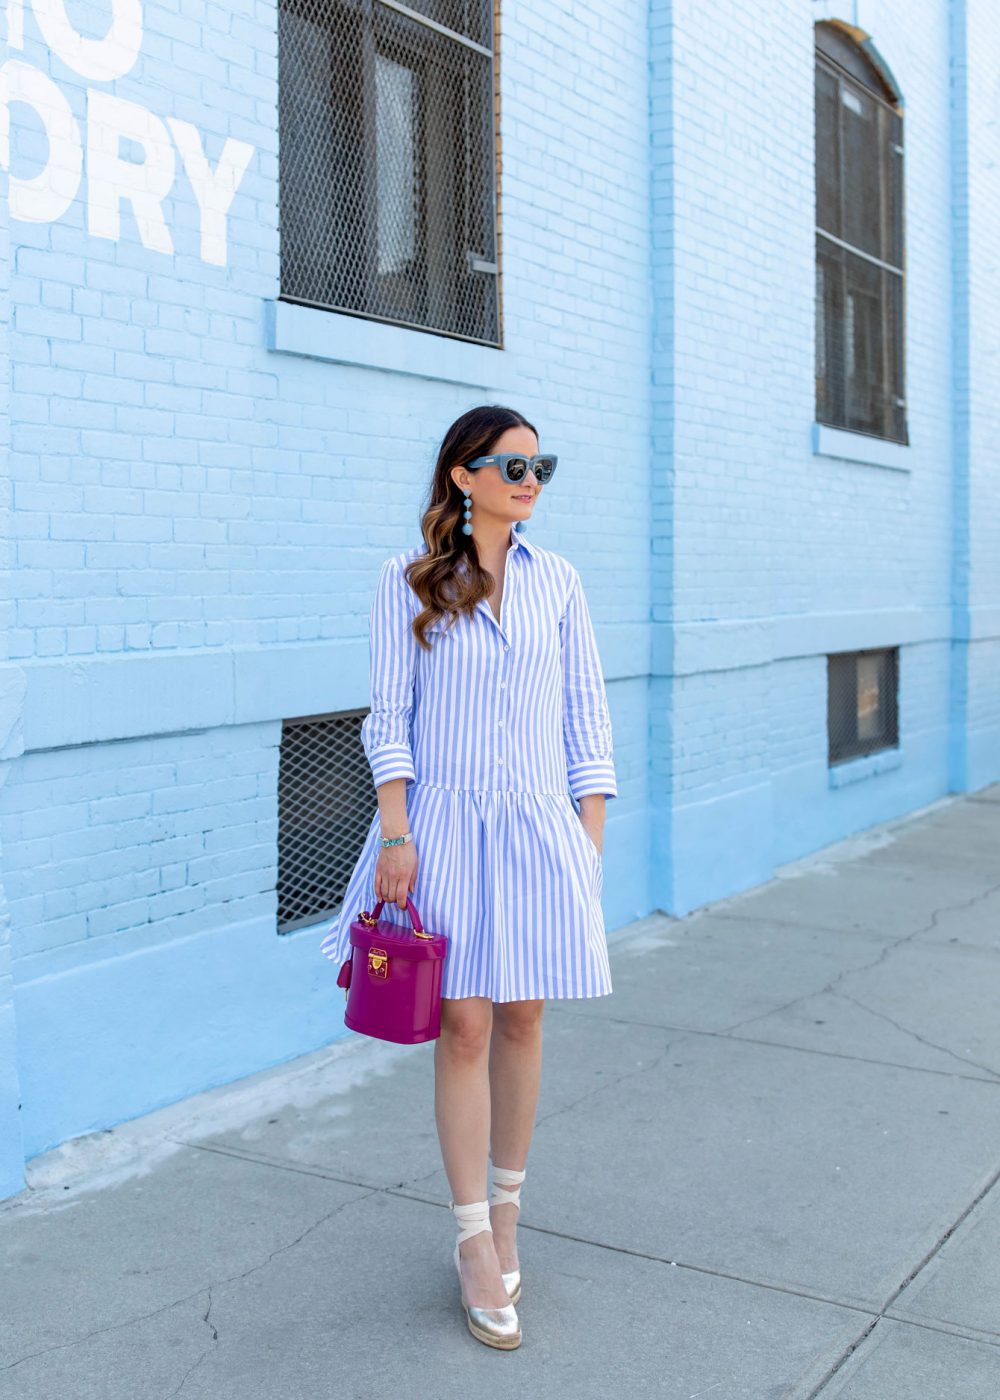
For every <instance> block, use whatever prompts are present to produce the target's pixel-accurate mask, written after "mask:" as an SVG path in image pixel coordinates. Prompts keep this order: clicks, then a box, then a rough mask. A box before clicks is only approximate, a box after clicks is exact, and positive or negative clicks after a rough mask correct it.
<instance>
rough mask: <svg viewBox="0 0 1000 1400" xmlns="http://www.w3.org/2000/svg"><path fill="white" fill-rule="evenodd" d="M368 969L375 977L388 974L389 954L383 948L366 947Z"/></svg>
mask: <svg viewBox="0 0 1000 1400" xmlns="http://www.w3.org/2000/svg"><path fill="white" fill-rule="evenodd" d="M368 971H369V972H373V973H374V974H375V976H376V977H388V976H389V954H388V953H387V952H386V951H385V949H384V948H369V949H368Z"/></svg>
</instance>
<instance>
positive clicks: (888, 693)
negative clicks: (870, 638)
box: [827, 647, 899, 764]
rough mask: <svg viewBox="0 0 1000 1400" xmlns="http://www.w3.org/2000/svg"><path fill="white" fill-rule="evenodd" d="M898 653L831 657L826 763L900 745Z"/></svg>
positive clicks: (890, 650) (883, 651)
mask: <svg viewBox="0 0 1000 1400" xmlns="http://www.w3.org/2000/svg"><path fill="white" fill-rule="evenodd" d="M898 692H899V649H898V648H897V647H890V648H885V649H880V650H877V651H876V650H871V651H850V652H841V653H838V654H836V655H833V656H829V657H828V658H827V741H828V754H827V758H828V762H829V763H831V764H833V763H841V762H843V761H844V760H846V759H849V758H858V757H860V756H862V755H864V754H868V753H875V752H877V751H878V750H880V749H887V748H895V747H896V745H897V744H898V742H899V727H898V713H899V698H898Z"/></svg>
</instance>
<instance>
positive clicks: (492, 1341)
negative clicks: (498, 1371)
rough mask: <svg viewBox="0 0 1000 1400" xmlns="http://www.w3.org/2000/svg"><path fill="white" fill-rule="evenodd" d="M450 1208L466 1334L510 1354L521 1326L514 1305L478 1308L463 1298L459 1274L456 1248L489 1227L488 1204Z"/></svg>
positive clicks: (453, 1205)
mask: <svg viewBox="0 0 1000 1400" xmlns="http://www.w3.org/2000/svg"><path fill="white" fill-rule="evenodd" d="M450 1204H451V1209H452V1210H453V1211H454V1213H455V1218H456V1219H457V1220H458V1239H457V1240H456V1241H455V1268H456V1269H457V1270H458V1278H459V1282H460V1284H461V1286H462V1307H463V1308H464V1309H465V1316H466V1320H467V1322H468V1324H469V1331H470V1332H471V1333H472V1335H473V1336H474V1337H476V1338H477V1339H478V1340H479V1341H480V1342H485V1343H486V1345H487V1346H490V1347H500V1348H502V1349H503V1350H504V1351H512V1350H513V1349H514V1347H519V1346H520V1345H521V1324H520V1322H519V1321H518V1317H517V1309H516V1308H515V1307H514V1304H513V1303H508V1304H507V1305H506V1307H502V1308H480V1307H477V1306H476V1305H475V1304H474V1303H470V1302H469V1301H468V1300H467V1298H466V1293H465V1279H464V1277H463V1275H462V1257H461V1255H460V1254H459V1252H458V1246H459V1245H460V1244H461V1243H462V1241H463V1240H467V1239H469V1238H470V1236H472V1235H478V1234H479V1232H480V1231H481V1230H489V1231H490V1234H492V1233H493V1231H492V1229H491V1228H490V1204H489V1201H472V1202H470V1203H469V1204H468V1205H461V1206H457V1205H456V1204H455V1202H454V1201H452V1202H451V1203H450Z"/></svg>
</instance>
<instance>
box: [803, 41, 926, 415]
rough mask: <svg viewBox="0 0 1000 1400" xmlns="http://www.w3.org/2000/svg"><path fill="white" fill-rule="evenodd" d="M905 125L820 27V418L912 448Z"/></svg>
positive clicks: (856, 53)
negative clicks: (906, 370)
mask: <svg viewBox="0 0 1000 1400" xmlns="http://www.w3.org/2000/svg"><path fill="white" fill-rule="evenodd" d="M903 348H904V336H903V119H902V114H901V110H900V103H899V98H898V94H897V93H895V92H894V91H893V89H892V87H891V86H890V84H889V81H888V79H887V77H886V76H884V75H883V73H882V72H880V71H879V69H878V68H877V67H876V66H875V64H874V63H873V62H872V61H871V59H870V58H869V57H868V55H867V54H866V53H865V52H864V49H863V48H862V47H861V46H860V45H858V44H857V43H855V42H854V40H853V39H852V38H851V36H850V35H849V34H847V33H846V31H845V30H844V29H842V28H841V27H840V26H839V25H836V24H828V23H823V24H818V25H817V26H816V417H817V419H818V420H819V422H821V423H828V424H830V425H832V426H833V427H836V428H847V429H850V430H851V431H852V432H858V433H871V434H873V435H874V436H876V437H881V438H889V439H891V440H892V441H894V442H906V441H907V433H906V403H905V399H904V388H903Z"/></svg>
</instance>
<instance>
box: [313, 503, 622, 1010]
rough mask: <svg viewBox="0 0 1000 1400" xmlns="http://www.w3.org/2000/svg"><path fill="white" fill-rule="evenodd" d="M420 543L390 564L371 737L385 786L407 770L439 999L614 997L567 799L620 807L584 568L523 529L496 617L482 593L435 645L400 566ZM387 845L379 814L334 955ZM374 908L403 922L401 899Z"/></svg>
mask: <svg viewBox="0 0 1000 1400" xmlns="http://www.w3.org/2000/svg"><path fill="white" fill-rule="evenodd" d="M426 549H427V546H426V545H425V544H421V545H419V546H417V547H415V548H413V549H411V550H408V551H404V552H403V553H401V554H397V555H394V556H392V557H391V558H389V559H387V560H386V561H385V563H384V564H383V565H382V569H381V572H380V574H379V577H378V582H377V584H376V587H375V595H374V599H373V602H372V607H371V612H370V616H369V623H370V658H371V668H370V689H371V705H370V710H369V713H368V715H367V716H366V717H365V719H364V721H363V723H362V726H361V739H362V743H363V745H364V749H365V753H366V755H367V757H368V762H369V765H370V767H371V771H372V777H373V780H374V783H375V786H376V787H378V786H379V784H381V783H384V782H387V781H389V780H390V779H392V778H405V779H406V810H407V817H408V822H409V829H410V831H412V833H413V840H414V844H415V847H416V852H417V861H418V864H417V874H416V879H415V882H414V888H413V890H412V891H411V894H410V897H411V899H412V900H413V903H414V905H415V906H416V908H417V910H418V912H419V914H420V918H421V920H422V922H423V926H424V928H425V929H427V930H429V931H431V932H434V933H444V934H447V935H448V939H449V944H448V954H447V956H446V958H445V960H444V969H443V973H442V995H443V996H446V997H466V996H484V997H489V998H490V999H491V1000H492V1001H498V1002H502V1001H516V1000H521V999H524V998H561V997H594V996H605V995H607V994H608V993H610V992H611V990H612V986H611V971H610V967H609V962H608V947H607V939H606V934H605V927H604V915H603V909H602V906H601V894H602V889H603V878H604V874H603V856H602V855H601V854H600V853H599V852H598V850H597V847H596V846H595V844H594V842H593V841H592V840H591V839H590V837H589V836H588V834H587V832H586V829H585V828H584V826H583V824H582V822H581V820H580V816H579V813H578V811H577V808H576V805H575V803H574V799H576V800H577V801H578V800H579V799H580V798H581V797H583V796H585V795H587V794H590V793H603V794H604V796H605V797H606V798H609V799H613V798H615V797H617V796H618V788H617V783H616V780H615V767H614V754H613V747H612V731H611V720H610V716H609V712H608V702H607V695H606V692H605V687H604V679H603V674H602V670H601V663H600V658H599V655H598V651H597V644H596V641H595V637H594V630H593V625H592V622H591V617H590V612H589V609H588V606H587V601H586V597H585V595H584V591H583V586H582V582H581V578H580V575H579V572H578V571H577V569H576V568H575V567H574V565H572V564H571V563H570V562H569V561H568V560H567V559H564V558H563V557H562V556H561V555H559V554H556V553H555V552H553V551H552V550H548V549H544V548H542V547H541V546H540V545H537V544H535V543H533V542H529V541H528V540H526V539H524V538H523V536H522V535H521V533H520V532H519V531H518V530H517V529H516V528H514V527H512V529H511V543H510V547H509V549H508V551H507V559H506V566H505V572H504V585H503V592H502V595H501V605H500V618H499V621H498V620H497V617H496V616H495V614H494V613H493V610H492V609H491V607H490V605H489V603H488V602H487V601H486V600H485V599H481V600H480V601H479V603H477V605H476V607H475V609H474V612H473V616H472V617H471V618H470V617H469V616H467V615H466V614H461V615H459V616H458V617H457V618H453V619H449V618H447V617H445V618H440V619H438V620H437V621H436V622H435V623H434V625H433V626H432V627H431V629H430V630H429V632H428V634H427V639H428V641H429V642H430V644H431V650H430V651H429V652H427V651H424V650H423V648H422V647H420V646H418V644H417V642H416V639H415V638H414V636H413V632H412V629H411V625H410V624H411V623H412V621H413V619H414V618H415V617H416V615H417V613H418V612H419V611H420V610H421V608H422V604H421V602H420V600H419V599H418V597H417V595H416V594H415V593H414V591H413V589H412V588H411V587H410V585H409V583H408V582H407V580H406V577H405V575H404V573H403V569H404V568H405V566H406V564H407V563H409V562H410V560H411V559H414V558H416V557H417V556H418V555H419V554H423V553H425V552H426ZM449 623H450V625H449ZM380 850H381V820H380V814H379V811H378V809H377V808H376V811H375V814H374V816H373V817H372V822H371V826H370V828H369V830H368V834H367V836H366V838H365V841H364V845H363V847H362V850H361V854H360V855H359V857H358V860H357V863H356V865H355V867H354V870H353V873H352V874H351V876H350V879H349V881H348V884H347V889H346V891H345V895H344V902H343V905H342V906H341V912H340V914H339V916H338V918H337V919H336V920H335V922H334V923H333V924H332V925H331V926H330V927H329V929H328V930H327V931H326V933H325V935H324V937H323V938H322V941H321V944H320V951H321V952H322V954H323V956H324V957H326V958H329V959H331V960H332V961H334V962H336V963H338V964H339V963H340V962H342V961H343V960H344V958H346V957H347V956H348V953H349V951H350V949H349V934H350V925H351V922H352V921H353V920H354V919H356V918H357V916H358V914H359V913H360V911H361V910H362V909H367V910H371V909H372V908H373V906H374V904H375V902H376V899H375V864H376V861H377V859H378V855H379V851H380ZM381 917H382V918H383V919H386V920H387V921H389V922H390V923H397V924H400V925H402V926H403V927H406V928H408V927H410V918H409V914H408V913H407V911H406V910H404V909H400V908H399V906H398V905H397V904H395V903H393V902H389V901H387V902H386V903H385V904H384V905H383V908H382V913H381Z"/></svg>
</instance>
